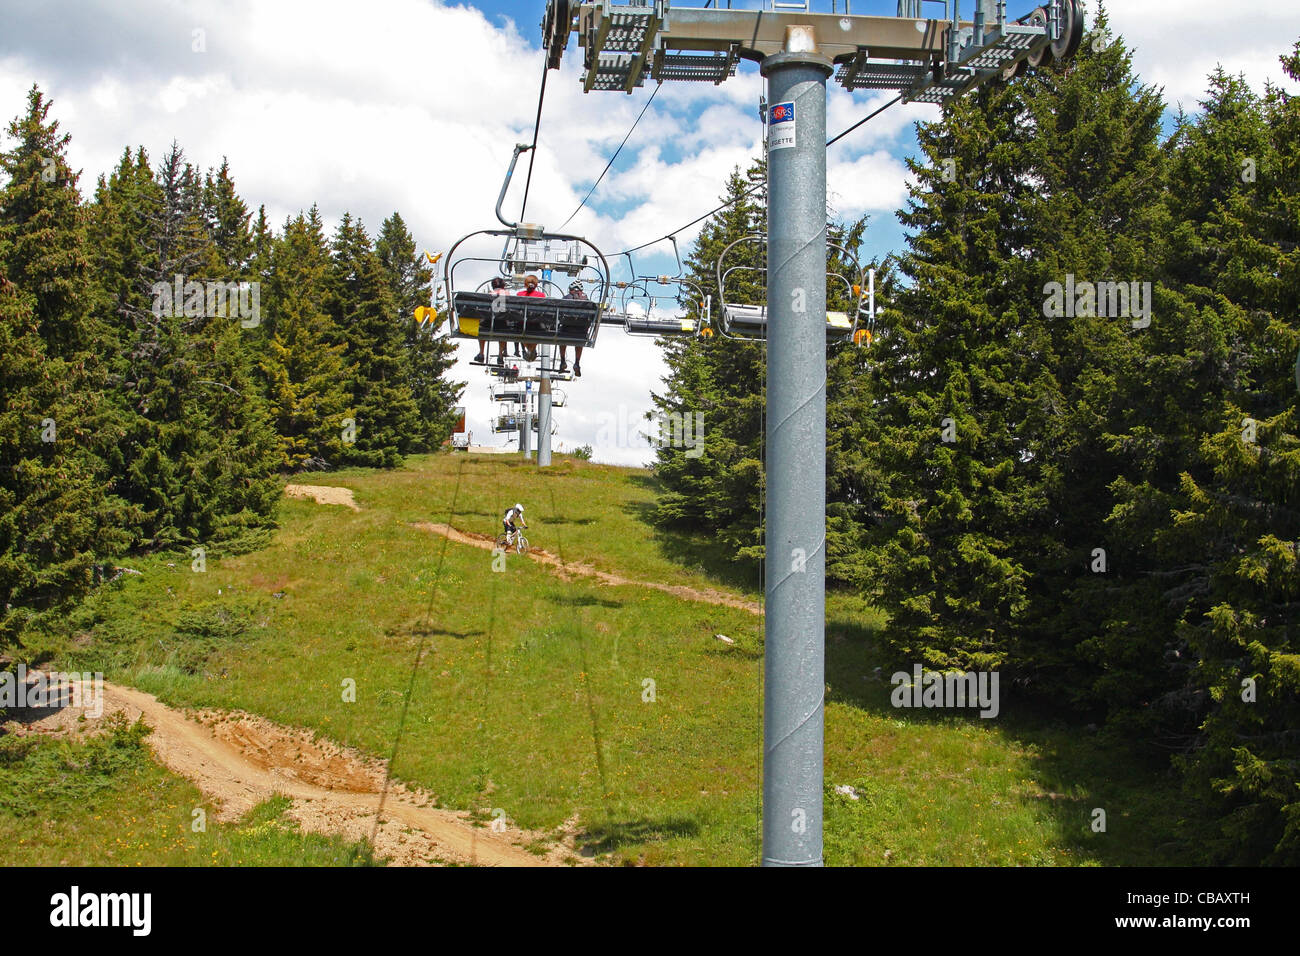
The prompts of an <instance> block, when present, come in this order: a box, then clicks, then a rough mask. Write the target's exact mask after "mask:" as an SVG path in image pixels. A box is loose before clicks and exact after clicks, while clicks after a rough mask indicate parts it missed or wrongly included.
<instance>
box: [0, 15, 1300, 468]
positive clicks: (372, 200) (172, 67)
mask: <svg viewBox="0 0 1300 956" xmlns="http://www.w3.org/2000/svg"><path fill="white" fill-rule="evenodd" d="M1030 5H1032V4H1030V3H1029V2H1028V0H1026V2H1025V3H1022V4H1015V3H1013V4H1011V5H1010V6H1011V8H1012V9H1011V12H1012V13H1013V14H1017V13H1020V12H1024V9H1027V8H1028V6H1030ZM11 6H12V7H13V9H12V10H7V11H6V15H5V16H6V23H5V29H4V31H3V34H2V35H0V110H2V111H3V112H4V114H5V117H9V116H14V115H16V114H18V113H19V112H21V110H22V109H23V105H24V96H25V94H26V91H27V90H28V89H29V88H30V86H31V84H32V83H33V82H36V83H38V84H39V85H40V86H41V88H42V89H43V90H44V91H45V92H46V93H47V94H48V95H49V96H51V97H52V98H53V99H54V101H55V108H54V115H55V116H56V117H58V118H59V119H60V121H61V122H62V128H63V129H64V131H67V132H70V133H71V134H72V142H71V146H70V159H71V161H72V164H73V167H74V168H82V169H84V170H85V172H86V174H87V176H86V177H85V178H84V179H83V180H82V189H83V192H85V193H86V194H89V193H90V192H92V191H93V184H94V178H95V176H97V175H98V174H99V173H106V172H108V171H109V170H110V169H111V168H112V167H113V166H114V165H116V163H117V160H118V158H119V157H120V156H121V153H122V150H123V147H126V146H130V147H132V148H134V147H135V146H136V145H144V146H145V147H146V148H147V150H148V151H149V153H150V155H151V156H152V157H154V158H155V159H157V158H158V157H160V156H161V154H162V153H163V152H164V151H165V150H166V149H167V147H168V146H169V145H170V144H171V143H172V141H173V140H175V141H177V142H179V143H180V144H181V146H182V147H183V148H184V149H185V150H186V153H187V155H188V156H189V158H190V160H191V161H192V162H195V163H196V164H198V165H200V166H202V167H205V168H206V167H208V166H215V165H217V164H219V163H220V162H221V159H222V157H223V156H225V157H228V158H229V160H230V164H231V169H232V173H233V175H234V178H235V182H236V184H237V185H238V187H239V190H240V193H241V195H242V196H243V197H244V198H245V200H246V201H247V202H249V203H250V204H251V205H252V206H253V207H256V206H257V205H259V204H263V203H265V204H266V206H267V210H268V214H269V215H270V217H271V220H272V222H273V223H275V224H276V225H277V226H278V225H279V224H280V223H281V222H283V220H284V218H285V216H287V215H290V214H292V213H295V212H297V211H298V210H299V209H304V208H306V207H308V206H310V205H311V204H312V203H318V204H319V206H320V209H321V214H322V216H323V217H324V218H325V220H326V222H327V223H328V224H332V223H333V222H336V221H337V219H338V218H339V217H340V216H341V215H342V213H343V212H344V211H345V210H346V211H351V212H352V213H353V214H354V215H355V216H359V217H360V218H361V219H362V220H363V221H364V222H365V223H366V225H367V226H368V227H369V228H370V229H371V230H372V231H373V230H375V229H376V228H377V226H378V224H379V222H380V221H381V220H382V219H383V218H385V217H386V216H388V215H389V214H390V213H391V212H393V211H394V210H397V211H400V212H401V213H402V215H403V218H405V219H406V221H407V223H408V225H409V227H410V228H411V230H412V232H413V233H414V234H415V236H416V240H417V242H418V243H419V244H420V246H421V247H422V248H426V249H430V250H436V249H446V248H447V247H448V246H449V245H450V243H451V242H453V241H454V240H455V239H456V238H458V237H459V236H461V235H463V234H465V233H468V232H470V231H472V230H475V229H482V228H489V227H494V226H495V225H496V220H495V216H494V215H493V207H494V206H495V203H496V198H497V193H498V190H499V188H500V184H501V180H502V176H503V175H504V171H505V168H506V165H507V163H508V162H509V160H510V155H511V150H512V149H513V146H514V144H515V143H517V142H521V141H523V142H527V141H529V140H531V137H532V130H533V119H534V114H535V110H536V106H537V99H536V97H537V84H538V81H539V79H540V73H541V54H540V48H539V37H538V36H537V31H536V28H535V20H533V19H532V17H533V15H534V14H535V13H537V12H539V11H540V9H541V4H540V2H537V3H533V2H530V3H528V4H520V5H519V13H518V16H519V17H520V21H519V24H518V25H516V24H515V23H513V22H511V21H509V20H504V19H502V18H493V19H489V18H488V17H487V16H485V15H484V14H483V13H482V12H480V11H479V10H476V9H474V8H473V7H471V6H467V5H461V6H446V5H444V4H441V3H438V2H430V0H371V2H370V3H367V4H357V3H356V2H355V0H276V2H256V0H231V2H227V3H217V2H215V0H175V2H171V3H168V4H154V3H140V2H136V3H126V2H119V0H81V2H74V0H44V2H42V3H27V4H20V5H11ZM820 6H823V7H824V6H825V4H824V2H822V3H821V4H820ZM886 7H888V8H890V10H889V12H892V7H893V2H892V0H880V2H879V3H877V4H875V5H873V6H872V7H870V8H869V9H870V10H871V12H876V13H880V12H886V11H885V8H886ZM855 9H859V8H858V7H857V5H855ZM1109 9H1110V16H1111V21H1112V24H1113V26H1114V28H1115V29H1116V30H1117V31H1118V32H1119V33H1121V34H1123V35H1124V36H1125V38H1126V40H1127V42H1128V43H1129V45H1130V46H1131V47H1132V48H1133V49H1134V51H1135V52H1134V58H1135V67H1136V69H1137V71H1138V72H1139V73H1140V74H1141V76H1142V78H1143V79H1144V80H1145V81H1146V82H1149V83H1157V84H1161V85H1163V86H1164V87H1165V92H1166V97H1167V98H1168V100H1169V101H1170V102H1171V103H1176V102H1179V101H1181V102H1182V103H1183V104H1184V105H1185V106H1188V107H1192V106H1193V105H1194V103H1195V101H1196V100H1197V99H1198V98H1199V97H1200V96H1201V95H1203V92H1204V87H1205V74H1206V73H1208V72H1209V71H1210V70H1211V69H1212V68H1213V67H1214V65H1215V63H1216V62H1218V63H1222V64H1223V65H1224V67H1225V68H1226V69H1228V70H1230V71H1232V72H1238V71H1241V72H1244V73H1245V74H1246V75H1247V77H1248V78H1249V79H1250V80H1251V81H1252V83H1254V84H1255V85H1256V86H1257V87H1259V86H1262V83H1263V79H1264V78H1265V77H1272V78H1274V79H1278V78H1280V76H1281V70H1280V69H1279V67H1278V66H1277V56H1278V54H1279V53H1281V52H1283V51H1284V50H1286V49H1289V47H1290V46H1291V44H1292V43H1293V42H1294V41H1295V39H1296V37H1297V36H1300V10H1298V9H1297V5H1296V4H1294V3H1275V4H1266V5H1263V6H1259V7H1258V8H1252V9H1251V10H1250V11H1249V14H1248V15H1241V14H1239V13H1238V12H1236V11H1233V10H1226V11H1225V9H1224V8H1223V5H1222V4H1221V3H1218V2H1212V0H1142V2H1140V3H1139V2H1136V0H1112V3H1111V4H1110V5H1109ZM69 24H75V25H76V29H69ZM195 29H202V30H203V31H204V47H205V52H202V53H197V52H194V50H193V31H194V30H195ZM580 62H581V55H580V52H579V50H578V47H577V44H576V40H572V39H571V42H570V47H569V51H568V53H567V55H566V57H565V59H564V65H563V68H562V69H561V70H560V71H559V72H558V73H551V74H550V75H549V78H548V85H547V94H546V108H545V111H544V116H543V122H542V130H541V137H540V148H539V150H538V151H537V153H536V155H535V157H534V161H535V168H534V170H533V178H532V188H531V192H530V195H529V203H528V214H527V218H528V219H530V220H533V221H540V222H543V223H546V224H548V225H550V226H552V227H555V226H558V225H559V223H561V222H562V221H563V220H564V219H565V218H566V217H567V216H568V215H569V214H570V213H571V212H572V211H573V210H574V207H576V206H577V205H578V203H579V201H580V200H581V199H582V197H583V196H584V195H585V194H586V192H587V190H588V188H589V187H590V185H591V183H592V182H593V181H594V179H595V177H596V176H597V175H598V174H599V173H600V170H601V169H602V168H603V167H604V165H605V162H606V160H607V159H608V157H609V155H610V153H611V152H612V151H613V150H614V148H615V147H617V145H618V143H619V142H620V140H621V139H622V138H623V135H624V134H625V133H626V132H627V129H628V127H629V126H630V125H631V123H632V121H633V119H634V118H635V117H636V115H637V113H638V112H639V111H640V109H641V106H642V105H643V104H644V103H645V101H646V99H647V97H648V96H649V95H650V93H651V87H649V86H647V87H644V88H642V89H639V90H637V91H636V92H635V93H634V94H633V95H632V96H622V95H619V94H612V93H607V94H591V95H584V94H583V93H582V92H581V88H580V85H579V81H578V73H579V68H580ZM1291 85H1292V86H1293V87H1294V84H1291ZM762 89H763V82H762V80H761V78H760V77H759V75H758V73H757V70H756V69H755V67H754V65H753V64H742V66H741V69H740V72H739V73H738V75H737V76H736V77H734V78H733V79H731V80H728V81H727V82H725V83H723V84H721V85H720V86H713V85H711V84H687V83H680V84H672V83H670V84H666V85H665V86H664V87H663V88H662V89H661V90H660V91H659V92H658V93H657V95H656V98H655V102H654V104H653V106H652V107H651V109H650V110H649V111H648V112H647V113H646V115H645V118H644V119H643V120H642V121H641V125H640V126H639V127H638V128H637V130H636V131H635V133H634V134H633V136H632V138H631V139H630V141H629V143H628V145H627V147H625V151H624V152H623V154H622V155H621V156H620V157H619V159H618V162H617V163H616V164H615V166H614V168H613V169H612V170H611V171H610V173H609V175H608V176H607V177H606V179H605V180H604V182H602V183H601V185H600V187H599V188H598V189H597V191H596V193H595V195H594V196H593V198H592V200H591V205H590V207H589V208H587V209H584V210H583V211H582V212H581V213H579V215H578V216H577V217H576V218H575V219H574V221H573V223H572V224H571V225H570V227H569V228H570V229H571V230H573V231H580V232H582V233H583V234H586V235H588V236H590V237H591V238H592V239H593V240H594V241H595V242H596V243H597V244H598V245H599V246H600V247H601V248H602V249H603V250H604V251H605V252H606V253H608V254H613V253H616V252H618V251H619V250H620V249H623V248H626V247H628V246H631V245H634V244H638V243H641V242H645V241H647V240H650V239H654V238H656V237H658V236H661V235H664V234H665V233H667V232H668V231H669V230H670V229H674V228H678V227H680V226H682V225H683V224H684V223H686V222H687V221H689V220H691V219H694V218H695V217H697V216H699V215H700V214H702V213H704V212H705V211H706V210H708V209H711V208H713V207H714V206H716V205H717V203H718V197H719V195H720V194H721V192H722V190H723V185H724V181H725V178H726V176H727V174H728V173H729V172H730V171H731V170H732V169H733V168H735V167H739V168H741V169H742V170H743V169H744V168H745V167H746V166H748V164H749V162H750V161H751V159H752V158H753V157H754V156H755V155H756V154H758V152H759V137H760V136H761V126H760V124H759V123H758V113H757V106H758V101H759V97H760V93H761V91H762ZM891 96H892V94H890V93H879V92H870V93H868V92H860V93H856V94H852V95H850V94H848V93H846V92H845V91H843V90H842V89H839V88H838V87H835V86H834V85H833V83H832V89H831V95H830V99H829V103H828V116H827V128H828V130H829V132H830V133H831V134H832V135H834V134H836V133H838V132H840V131H841V130H843V129H845V128H846V127H848V126H849V125H851V124H852V123H854V122H856V121H857V120H858V119H860V118H861V117H862V116H864V115H866V114H867V113H868V112H869V111H871V110H873V109H875V108H876V107H877V106H879V105H880V104H882V103H884V102H885V101H886V100H888V99H889V98H890V97H891ZM937 115H938V113H937V110H936V109H935V108H934V107H928V106H923V105H909V106H894V107H891V108H890V109H888V110H886V111H885V112H884V113H882V114H881V115H880V116H878V117H876V118H875V119H873V120H872V121H871V122H870V123H868V124H866V125H865V126H864V127H862V128H860V129H858V130H856V131H855V132H854V133H852V134H851V135H850V136H848V137H846V138H845V139H844V140H843V141H841V142H840V143H839V144H837V146H836V147H835V148H834V150H832V152H831V153H830V155H829V167H828V177H829V186H830V189H831V191H832V197H831V199H832V203H833V204H834V205H835V206H836V207H837V209H838V210H839V212H840V214H841V216H843V217H844V218H849V217H852V216H856V215H858V214H860V213H862V212H870V213H871V214H872V215H873V217H874V219H875V221H876V222H878V223H879V222H881V221H882V220H885V219H889V218H892V217H891V216H890V213H891V212H892V210H893V209H895V208H897V207H898V206H900V205H901V204H902V203H903V201H904V197H905V196H906V184H905V178H906V173H905V169H904V167H903V164H902V162H901V157H902V155H904V154H905V153H906V152H907V151H909V150H910V149H912V148H913V141H912V135H911V128H912V123H913V122H915V121H916V120H917V119H934V118H935V117H936V116H937ZM527 161H528V158H527V157H524V158H522V159H521V161H520V166H519V169H518V170H517V172H516V174H515V178H514V182H513V184H512V188H511V191H510V195H509V197H508V198H507V202H506V204H505V209H506V212H507V214H508V216H511V217H513V216H515V215H517V214H518V211H519V206H520V201H521V198H522V190H523V180H524V178H525V177H526V175H527ZM698 228H699V227H698V226H694V227H692V228H691V229H689V230H685V231H684V232H683V233H682V234H681V237H680V238H681V241H682V245H683V251H685V247H686V245H687V244H688V242H689V241H690V239H692V238H693V237H694V235H695V233H696V232H697V231H698ZM672 265H673V264H672V260H671V256H670V250H669V248H668V246H667V244H661V245H660V246H657V247H655V248H653V249H648V250H646V251H645V252H643V253H639V254H638V257H637V267H638V270H639V271H641V272H660V271H669V270H671V269H672ZM466 348H467V349H468V351H469V352H472V351H473V348H474V347H473V345H472V344H471V345H468V346H466ZM585 358H586V361H584V363H583V371H584V377H583V378H582V379H581V380H579V381H576V382H574V383H572V384H571V385H569V386H568V389H569V394H570V398H571V399H572V404H571V405H570V407H569V408H567V409H565V410H563V411H560V412H557V418H556V420H557V422H558V423H559V425H560V433H559V435H558V436H557V440H562V441H564V443H565V444H566V445H569V444H586V443H592V444H598V442H597V436H598V432H599V430H600V429H599V425H600V422H599V421H598V420H597V416H598V415H599V414H600V413H601V412H602V411H604V412H606V413H607V414H609V413H610V410H611V409H612V410H617V409H618V408H620V407H622V408H626V409H627V410H628V413H629V416H630V418H629V420H637V421H639V420H640V412H641V411H643V410H645V409H647V408H648V407H649V392H650V390H651V389H652V388H659V387H661V383H660V382H659V376H661V375H662V374H663V373H664V369H663V364H662V359H661V356H660V355H659V353H658V351H657V350H656V349H655V347H654V345H653V344H652V342H651V341H650V340H642V339H636V340H630V339H627V338H626V337H625V336H624V335H623V334H622V332H621V331H619V330H617V329H611V328H607V329H605V330H604V331H602V333H601V336H600V340H599V346H598V348H596V349H594V350H592V351H591V352H590V353H588V355H587V356H586V357H585ZM465 371H468V368H466V369H465ZM462 377H467V378H468V379H469V381H470V382H471V386H470V390H469V392H468V393H467V395H466V398H467V401H468V403H469V405H470V407H471V427H472V428H473V429H474V430H475V432H476V437H477V438H480V439H482V438H484V437H485V436H487V430H486V425H487V414H488V412H487V400H486V390H485V387H484V382H483V378H482V374H481V372H479V371H477V370H475V371H473V372H472V374H470V375H468V376H466V375H463V374H462ZM476 396H477V397H476ZM475 416H477V418H476V417H475ZM606 424H608V422H607V423H606ZM617 431H618V429H617V428H616V429H615V432H616V433H617ZM624 431H626V429H625V430H624ZM606 433H608V428H607V429H606ZM621 445H626V442H623V443H620V442H618V441H615V442H614V443H613V444H612V445H610V447H608V448H606V447H599V448H598V449H597V457H598V458H602V459H603V460H608V461H635V462H641V461H646V460H648V459H649V451H648V449H646V448H645V447H643V446H637V447H620V446H621Z"/></svg>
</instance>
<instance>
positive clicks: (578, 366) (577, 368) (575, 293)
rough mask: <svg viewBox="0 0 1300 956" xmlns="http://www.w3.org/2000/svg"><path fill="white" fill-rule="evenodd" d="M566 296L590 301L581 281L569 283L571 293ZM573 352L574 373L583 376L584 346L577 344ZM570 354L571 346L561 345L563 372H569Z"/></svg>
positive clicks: (579, 376)
mask: <svg viewBox="0 0 1300 956" xmlns="http://www.w3.org/2000/svg"><path fill="white" fill-rule="evenodd" d="M565 298H566V299H578V300H579V301H582V302H586V301H588V300H587V293H585V292H583V291H582V283H581V282H573V283H571V284H570V285H569V293H568V295H566V296H565ZM573 352H574V356H573V374H574V376H576V377H577V378H582V346H581V345H575V346H574V348H573ZM568 355H569V347H568V346H567V345H561V346H560V371H561V372H567V371H568V370H569V363H568V361H567V359H568Z"/></svg>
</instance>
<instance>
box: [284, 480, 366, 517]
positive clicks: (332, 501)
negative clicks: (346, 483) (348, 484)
mask: <svg viewBox="0 0 1300 956" xmlns="http://www.w3.org/2000/svg"><path fill="white" fill-rule="evenodd" d="M284 493H285V494H286V495H287V496H288V497H290V498H313V499H315V501H316V503H317V504H318V505H343V506H344V507H347V508H351V509H352V510H353V511H360V510H361V509H360V508H359V507H358V506H357V503H356V501H355V500H354V499H353V497H352V489H351V488H338V487H335V486H333V485H285V486H284Z"/></svg>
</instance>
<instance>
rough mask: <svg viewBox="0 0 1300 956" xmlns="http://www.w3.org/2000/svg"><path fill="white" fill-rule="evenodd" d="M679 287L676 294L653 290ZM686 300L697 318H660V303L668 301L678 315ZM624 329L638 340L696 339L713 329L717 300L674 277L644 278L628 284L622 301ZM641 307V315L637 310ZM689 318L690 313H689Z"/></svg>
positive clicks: (687, 280)
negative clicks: (652, 338)
mask: <svg viewBox="0 0 1300 956" xmlns="http://www.w3.org/2000/svg"><path fill="white" fill-rule="evenodd" d="M656 285H657V286H668V285H674V286H677V287H678V289H679V291H677V292H673V293H666V292H656V291H655V290H654V289H653V288H652V286H656ZM683 299H686V300H687V301H688V302H690V303H692V304H694V306H695V318H694V319H691V318H686V317H677V316H664V315H656V314H655V313H656V312H658V311H659V306H658V303H659V302H662V301H665V300H668V301H671V302H672V303H673V306H674V309H673V311H677V310H678V307H679V306H680V303H681V302H682V300H683ZM622 300H623V301H622V309H621V312H622V315H623V328H624V330H625V331H626V332H627V334H628V335H636V336H655V337H659V336H664V337H674V336H696V335H699V334H700V333H701V331H702V330H703V329H704V328H705V327H707V326H709V324H710V315H711V312H712V303H713V297H712V296H710V295H707V294H705V292H704V290H703V289H701V288H700V286H699V284H698V283H695V282H693V281H691V280H690V279H683V278H681V277H674V276H666V275H663V276H642V277H640V278H639V279H637V280H635V281H634V282H629V283H628V284H627V288H626V290H625V291H624V292H623V297H622ZM638 305H639V307H640V308H639V311H638V310H634V308H633V307H634V306H638ZM688 314H689V310H688Z"/></svg>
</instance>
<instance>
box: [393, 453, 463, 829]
mask: <svg viewBox="0 0 1300 956" xmlns="http://www.w3.org/2000/svg"><path fill="white" fill-rule="evenodd" d="M464 471H465V460H464V459H461V462H460V467H459V468H458V469H457V470H456V488H455V490H454V491H452V493H451V512H450V513H449V514H448V515H447V527H448V528H450V527H451V522H452V520H453V519H454V518H455V517H456V501H457V500H458V499H459V498H460V479H461V475H462V474H463V473H464ZM450 543H451V538H450V537H449V536H447V535H443V538H442V550H440V551H439V552H438V566H437V568H435V569H434V572H433V582H432V583H431V584H430V585H429V603H428V604H427V605H426V606H425V608H424V626H423V627H422V628H420V645H419V647H417V648H416V650H415V663H414V664H413V665H412V666H411V679H410V680H409V681H407V684H406V695H405V697H404V698H403V699H402V714H401V716H400V717H399V718H398V721H397V737H396V739H395V740H394V741H393V751H392V753H391V754H389V757H388V766H387V767H386V768H385V769H384V786H383V789H382V790H380V791H379V809H377V810H376V811H375V825H374V827H373V828H371V831H370V845H371V846H374V844H375V838H376V837H377V836H378V835H379V821H380V819H381V818H382V817H383V813H384V802H385V801H386V800H387V799H388V784H389V782H390V781H391V780H392V779H393V764H395V763H397V751H398V748H399V747H400V746H401V744H402V733H403V731H405V729H406V712H407V711H408V710H409V709H410V707H411V698H412V697H413V696H414V694H415V675H416V673H417V672H418V671H419V670H420V663H421V661H423V659H424V646H425V644H427V643H428V641H429V625H430V624H432V623H433V602H434V600H435V599H436V598H437V596H438V584H439V582H440V581H441V580H442V566H443V562H444V561H445V560H446V558H447V545H448V544H450Z"/></svg>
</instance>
